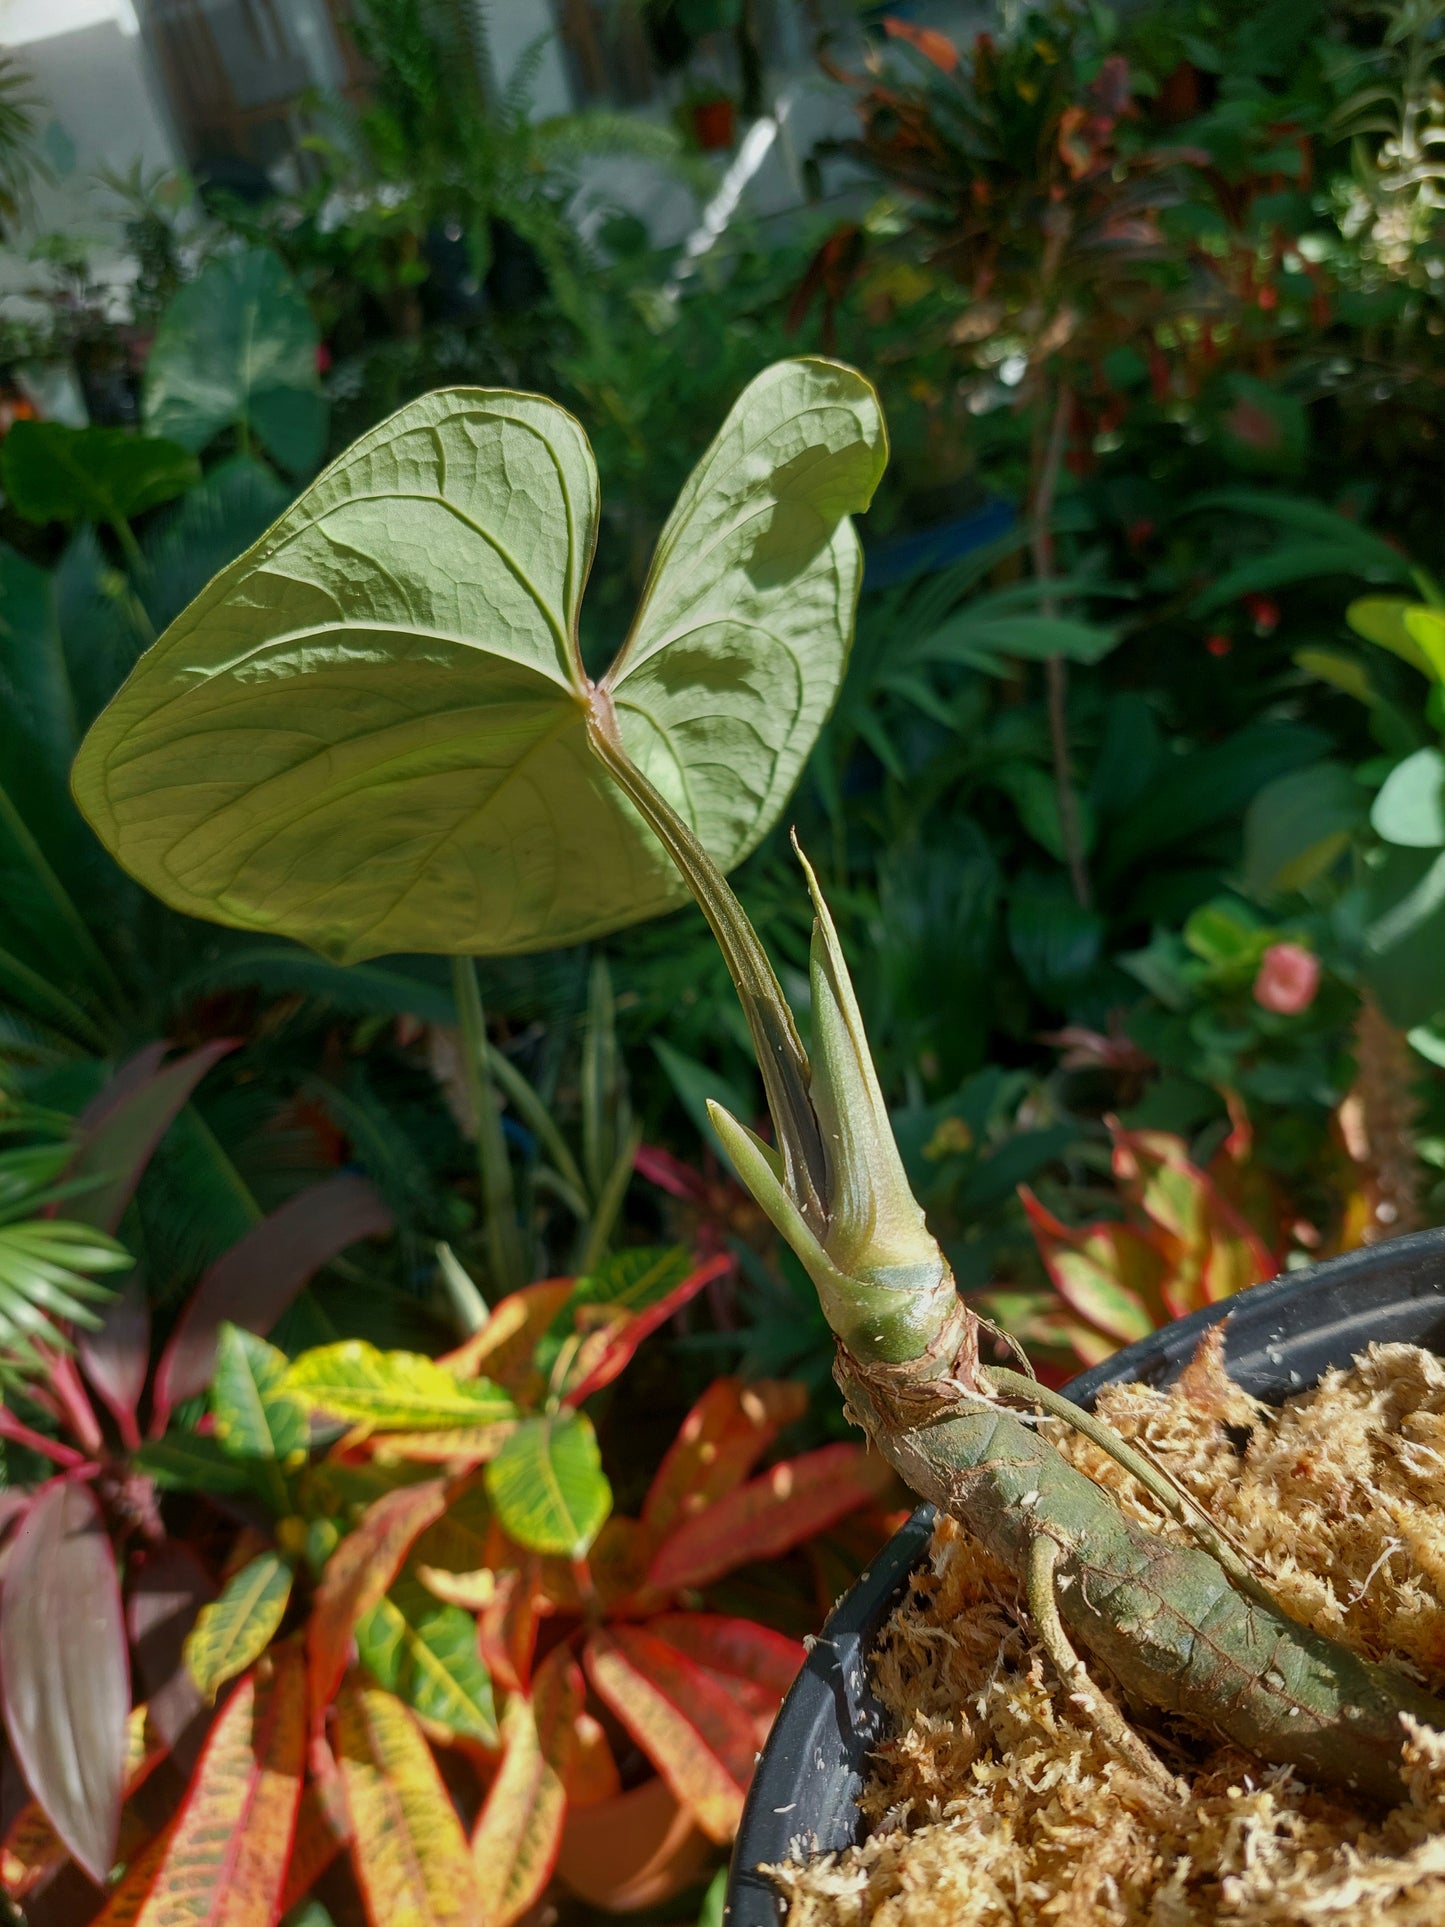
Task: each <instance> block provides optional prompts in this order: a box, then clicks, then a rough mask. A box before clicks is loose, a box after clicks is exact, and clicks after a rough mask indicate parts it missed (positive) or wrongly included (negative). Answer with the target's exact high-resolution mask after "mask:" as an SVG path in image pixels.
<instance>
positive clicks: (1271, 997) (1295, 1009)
mask: <svg viewBox="0 0 1445 1927" xmlns="http://www.w3.org/2000/svg"><path fill="white" fill-rule="evenodd" d="M1319 987H1320V960H1319V958H1318V957H1317V956H1315V954H1314V953H1313V951H1310V950H1306V949H1305V947H1304V945H1303V944H1299V943H1272V944H1271V945H1270V946H1269V949H1268V950H1266V951H1265V953H1264V958H1263V961H1262V962H1261V964H1260V966H1259V975H1258V976H1257V977H1256V978H1255V980H1254V1001H1255V1002H1256V1003H1257V1004H1259V1005H1260V1006H1261V1007H1262V1008H1263V1009H1265V1010H1273V1011H1276V1012H1278V1014H1279V1015H1280V1016H1281V1017H1298V1016H1299V1014H1300V1012H1301V1011H1302V1010H1308V1009H1309V1007H1310V1005H1311V1004H1312V1003H1313V1002H1314V1000H1315V992H1316V991H1317V990H1318V989H1319Z"/></svg>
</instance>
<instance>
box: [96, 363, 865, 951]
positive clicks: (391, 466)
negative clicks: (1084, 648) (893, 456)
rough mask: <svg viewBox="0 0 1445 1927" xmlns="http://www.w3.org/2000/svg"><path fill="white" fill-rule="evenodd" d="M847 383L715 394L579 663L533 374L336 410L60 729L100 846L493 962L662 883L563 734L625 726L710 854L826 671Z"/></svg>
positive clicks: (656, 849) (842, 622) (848, 598)
mask: <svg viewBox="0 0 1445 1927" xmlns="http://www.w3.org/2000/svg"><path fill="white" fill-rule="evenodd" d="M884 459H885V447H884V434H883V424H882V418H881V416H880V414H879V410H878V405H877V399H876V397H875V396H874V394H873V391H872V389H871V388H870V387H869V385H868V384H867V382H865V381H864V380H863V379H862V378H861V377H860V376H858V375H856V374H854V373H853V372H852V371H851V370H849V369H846V368H843V367H840V366H838V365H836V364H835V363H831V362H824V361H793V362H782V363H780V364H778V365H777V366H776V367H774V368H771V369H769V370H768V371H767V372H766V373H765V374H762V375H760V376H759V377H758V379H757V380H756V381H754V382H753V383H752V385H751V386H750V387H749V388H748V389H747V390H746V392H745V393H744V394H743V396H742V397H741V399H740V400H739V401H738V403H737V405H736V407H735V408H734V409H733V411H732V413H731V415H730V416H729V417H728V419H727V421H726V423H725V424H724V425H723V428H722V431H721V432H720V434H719V435H718V437H717V440H716V441H715V442H714V443H713V445H712V447H711V449H709V451H708V453H707V454H706V455H705V456H704V457H703V459H702V461H701V462H700V463H699V465H698V467H697V469H696V470H695V471H694V473H693V475H692V477H691V479H690V480H689V482H688V484H687V486H686V487H685V488H684V490H683V492H682V495H681V496H680V498H679V500H678V503H677V506H676V508H675V509H674V510H673V513H672V515H671V517H670V518H669V520H668V523H667V525H666V527H665V528H664V530H663V532H662V536H661V538H660V540H659V543H658V548H657V553H656V556H655V557H654V560H653V565H652V572H651V574H650V576H649V578H648V583H647V587H646V589H645V591H644V593H643V598H642V603H641V607H640V609H639V611H638V614H637V618H636V621H635V623H634V625H633V629H632V632H631V634H630V636H629V637H628V640H627V642H626V643H625V644H624V646H623V649H622V651H621V653H620V654H619V656H618V658H617V660H616V661H615V662H614V664H613V666H612V668H611V670H610V671H609V672H608V674H607V676H606V677H605V678H604V679H603V682H602V685H601V687H600V689H597V690H594V689H593V688H592V685H591V684H590V683H589V681H588V679H587V676H586V674H585V672H584V669H583V666H582V661H581V657H580V655H579V654H578V649H577V642H576V633H577V617H578V608H579V604H580V601H581V596H582V588H583V583H584V581H585V578H586V573H587V569H588V566H589V563H590V560H591V555H592V549H593V544H594V541H595V538H596V531H597V514H598V490H597V478H596V472H595V470H594V467H593V462H592V455H591V450H590V449H589V448H588V446H587V442H586V438H585V437H584V435H583V433H582V430H581V429H580V427H579V426H578V424H577V423H576V422H575V421H574V420H573V419H572V417H571V416H570V415H568V414H566V413H565V412H564V411H563V410H562V409H560V408H558V407H557V406H556V405H555V404H554V403H552V402H549V401H544V400H542V399H540V398H539V397H536V396H529V395H514V394H508V393H503V392H498V391H488V390H481V389H457V390H452V391H449V392H443V393H440V394H434V395H428V396H424V397H423V398H422V399H421V400H419V401H415V402H412V403H411V404H410V405H409V406H407V407H406V408H404V409H402V410H401V412H400V413H399V414H397V415H394V416H393V417H392V418H391V419H390V420H389V421H387V422H383V423H382V424H381V425H380V427H378V428H376V429H374V430H372V432H371V433H370V434H369V435H366V436H364V437H363V438H362V439H361V440H360V441H359V442H357V443H356V445H355V446H354V447H353V448H352V449H351V450H350V451H349V452H348V453H347V454H346V455H344V456H343V457H342V458H341V459H340V460H339V461H338V462H337V463H335V464H334V466H333V467H332V468H330V469H329V470H328V471H327V472H326V473H325V474H324V475H323V476H322V477H321V478H320V479H319V480H318V481H317V482H316V483H315V484H314V485H313V486H312V487H311V488H310V489H308V490H307V492H306V493H305V494H304V495H303V496H302V497H301V498H300V500H299V501H298V502H297V503H296V504H295V506H294V507H293V508H292V509H291V510H290V511H289V512H288V513H287V514H286V515H284V516H283V517H282V518H281V519H280V521H278V522H277V523H276V524H275V526H274V527H273V528H272V529H271V530H270V531H269V533H268V534H267V535H265V536H264V537H263V538H262V540H261V541H260V542H259V543H257V544H256V546H255V547H254V548H253V549H252V550H250V551H249V553H248V554H246V555H244V556H242V557H241V558H240V560H239V561H237V562H235V563H234V564H233V565H232V566H231V567H230V568H229V569H227V570H225V571H223V573H222V574H221V575H220V576H218V577H217V578H216V580H215V581H214V582H213V583H212V584H211V586H210V587H209V588H208V589H207V590H206V592H205V593H204V594H203V595H202V596H200V597H199V598H198V599H197V600H196V602H194V603H193V604H192V605H191V607H190V608H189V609H188V610H187V611H186V612H185V614H184V615H182V616H181V617H180V618H179V619H178V620H177V621H176V622H175V623H173V624H172V625H171V627H170V628H169V629H168V630H167V631H166V633H165V634H164V635H163V636H162V637H161V639H160V640H159V642H157V643H156V644H155V646H154V647H153V648H152V649H151V650H149V651H148V652H147V654H146V655H145V656H144V657H143V658H142V660H141V662H140V663H139V665H138V666H137V668H136V670H135V672H134V673H133V675H132V676H131V678H130V680H129V681H128V682H127V683H126V685H125V687H124V688H123V689H122V690H121V692H120V694H119V695H118V696H117V697H116V699H115V701H114V702H113V703H112V704H111V706H110V708H109V709H108V710H107V711H106V712H105V714H104V715H103V716H102V717H101V718H100V720H99V722H98V723H97V724H96V725H95V727H94V729H93V730H92V731H91V733H90V735H89V737H88V738H87V740H86V742H85V744H84V745H83V746H82V749H81V753H80V756H79V758H78V759H77V762H76V768H75V778H74V780H75V788H76V795H77V797H78V798H79V800H80V802H81V806H82V808H83V809H84V810H85V812H86V814H87V816H88V817H89V818H90V820H91V822H92V823H93V824H94V825H95V827H96V829H97V830H98V832H99V834H100V836H101V837H102V838H103V840H104V841H105V843H106V844H107V846H108V847H109V848H110V849H111V851H112V852H113V853H114V854H115V855H116V856H117V857H118V858H119V860H120V861H121V862H122V863H123V864H124V865H125V866H126V868H127V869H129V870H130V871H131V872H132V873H133V874H134V875H135V876H137V877H139V878H140V879H141V881H142V882H144V883H145V884H146V885H147V886H148V887H149V888H150V889H152V890H153V891H155V893H156V894H157V895H158V896H160V897H162V898H164V899H165V901H166V902H168V903H170V904H172V905H173V906H174V907H176V908H177V909H180V910H184V911H187V912H189V913H191V914H192V915H195V916H202V917H209V918H212V919H214V920H215V921H218V922H222V923H230V924H235V925H238V926H240V927H242V928H247V929H255V930H267V931H276V932H284V933H285V934H287V935H290V936H293V937H298V938H300V939H302V940H303V941H304V942H306V943H309V944H311V945H313V946H314V947H315V948H316V949H318V950H322V951H324V952H326V953H327V954H329V955H332V956H336V957H339V958H342V959H345V960H347V961H356V960H359V959H362V958H366V957H371V956H376V955H379V954H381V953H383V952H386V951H395V950H413V951H415V950H431V951H444V952H470V953H473V954H489V955H500V954H515V953H518V952H524V951H530V950H537V949H543V948H548V947H551V946H553V945H558V944H566V943H574V942H579V941H581V940H583V939H585V938H588V937H593V936H597V935H600V934H602V933H603V932H605V931H608V930H615V929H618V928H620V927H621V926H623V925H624V924H628V923H633V922H636V921H638V920H640V919H641V918H643V917H648V916H652V915H655V914H657V913H658V912H659V911H662V910H666V909H669V908H671V907H672V906H674V905H675V904H678V903H680V902H681V901H683V899H684V897H685V894H686V891H685V887H684V885H683V884H682V882H681V880H680V879H679V877H678V875H677V873H676V871H675V870H674V869H673V867H672V864H671V862H670V861H669V859H668V858H667V857H666V856H665V855H664V853H663V850H662V848H661V846H660V845H659V844H658V843H657V841H656V840H655V838H654V837H653V836H652V834H651V832H650V831H649V830H647V829H646V828H645V827H644V826H643V825H642V823H641V822H640V820H639V819H638V817H637V816H636V814H635V813H634V811H633V809H632V808H631V806H630V805H629V804H628V803H626V802H625V801H624V800H623V798H622V796H621V795H620V793H619V792H618V790H617V789H616V788H615V787H614V786H613V782H612V779H611V778H610V777H609V776H608V775H607V774H606V773H605V772H604V770H603V769H602V767H601V766H600V764H599V762H598V761H597V760H596V759H595V758H594V756H593V755H592V753H591V752H590V751H589V747H588V718H589V714H592V715H594V716H605V717H606V718H607V719H608V720H609V721H610V720H611V718H612V717H614V716H615V721H616V727H617V729H618V731H619V732H620V735H621V738H622V742H623V745H624V747H625V749H626V750H627V752H628V754H629V755H630V757H631V758H632V760H633V762H634V763H635V764H636V765H637V766H638V767H639V768H640V769H641V771H642V773H643V775H644V776H645V777H646V778H648V779H649V780H650V781H651V783H652V784H653V785H654V786H655V787H656V788H657V789H658V790H659V791H660V792H661V793H662V795H663V796H664V797H665V798H666V799H667V801H668V802H669V803H670V804H671V805H672V806H673V808H674V809H675V810H677V811H678V813H679V814H680V815H681V816H682V818H683V819H684V821H685V822H686V824H687V825H688V827H689V828H690V829H692V830H693V831H694V832H695V833H696V834H697V835H698V836H699V837H700V838H701V840H702V841H703V843H704V844H705V845H706V846H707V849H708V851H709V852H710V854H711V855H712V857H713V859H714V860H715V861H716V862H717V863H718V864H719V865H720V866H721V867H722V868H724V869H727V868H730V867H731V866H732V865H734V864H735V863H737V862H738V861H739V860H740V859H741V858H742V857H744V856H745V855H746V854H747V853H748V851H749V850H751V849H752V848H753V847H754V845H755V844H756V843H757V842H758V840H759V838H760V837H761V836H762V835H763V834H764V832H765V831H766V830H767V829H768V827H769V826H770V825H771V824H772V823H773V822H774V820H775V819H776V817H777V815H778V812H779V811H780V810H781V808H782V806H783V802H784V800H785V798H786V797H787V794H788V792H789V790H790V789H791V787H792V785H793V783H794V782H795V781H796V779H797V776H798V773H799V771H800V770H801V768H802V765H803V761H804V759H805V758H806V756H807V754H808V751H809V749H810V748H811V746H812V744H813V742H814V740H815V738H816V736H817V733H818V730H819V728H820V727H821V725H822V722H823V719H824V717H825V716H826V714H827V712H828V709H829V707H830V705H831V703H832V701H833V698H834V696H835V694H836V692H837V689H838V685H839V682H840V680H841V678H842V674H843V669H844V664H845V660H846V656H847V650H848V645H849V641H850V639H851V635H852V628H853V610H854V604H855V601H856V597H857V592H858V585H859V578H860V572H861V561H860V551H859V547H858V541H857V537H856V536H855V534H854V532H853V529H852V526H851V523H850V522H849V520H848V517H849V515H850V514H851V513H853V512H854V511H857V510H859V509H862V508H864V507H866V506H867V503H868V501H869V499H870V497H871V495H872V493H873V489H874V487H875V486H876V484H877V480H878V477H879V474H880V472H881V470H882V466H883V461H884Z"/></svg>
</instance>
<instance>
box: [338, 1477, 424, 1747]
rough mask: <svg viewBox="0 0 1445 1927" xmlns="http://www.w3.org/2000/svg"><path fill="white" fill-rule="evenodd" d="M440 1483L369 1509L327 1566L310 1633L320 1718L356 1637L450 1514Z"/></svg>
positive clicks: (402, 1492) (406, 1490)
mask: <svg viewBox="0 0 1445 1927" xmlns="http://www.w3.org/2000/svg"><path fill="white" fill-rule="evenodd" d="M446 1503H447V1491H446V1486H445V1485H444V1484H443V1483H442V1481H441V1480H440V1479H428V1480H427V1481H426V1483H425V1484H424V1485H405V1486H400V1487H398V1488H397V1490H396V1491H395V1492H387V1493H385V1494H383V1496H382V1497H381V1498H379V1499H377V1500H376V1501H375V1502H374V1503H373V1504H372V1505H370V1506H368V1507H367V1509H366V1511H365V1512H364V1513H363V1514H362V1516H361V1518H360V1519H359V1520H358V1521H357V1523H356V1525H355V1527H354V1528H353V1529H352V1531H350V1532H349V1533H348V1534H347V1535H346V1537H345V1538H344V1539H343V1540H342V1542H341V1544H340V1545H339V1546H338V1547H337V1548H336V1550H335V1552H333V1553H332V1555H331V1557H330V1559H329V1560H328V1561H327V1564H326V1570H325V1572H324V1573H323V1574H322V1577H321V1584H320V1585H319V1586H318V1587H317V1589H316V1602H315V1605H314V1606H313V1608H312V1612H311V1620H310V1624H309V1625H308V1627H307V1630H306V1647H307V1657H308V1663H309V1666H310V1682H311V1707H312V1712H313V1714H314V1715H315V1716H316V1717H319V1716H320V1714H321V1712H322V1711H323V1709H324V1708H325V1707H327V1706H328V1705H329V1704H330V1702H331V1696H332V1694H333V1693H334V1692H335V1691H336V1687H337V1684H338V1682H339V1681H340V1679H341V1675H342V1674H343V1672H345V1670H346V1661H347V1656H348V1654H349V1652H350V1649H351V1636H352V1632H353V1629H354V1628H355V1626H356V1622H357V1621H358V1620H359V1619H360V1618H361V1616H362V1614H363V1613H367V1612H370V1610H371V1608H372V1607H373V1606H375V1605H376V1604H377V1603H378V1601H379V1600H380V1599H381V1598H382V1597H383V1596H384V1595H385V1593H386V1591H387V1588H388V1587H389V1586H390V1585H391V1582H392V1581H393V1579H395V1577H396V1575H397V1574H398V1572H400V1570H401V1566H402V1561H403V1560H404V1559H405V1558H406V1555H407V1553H408V1552H410V1550H411V1548H412V1545H413V1543H414V1542H415V1540H416V1539H417V1538H418V1536H419V1535H420V1534H421V1533H422V1532H423V1531H424V1530H425V1529H426V1527H427V1526H429V1525H431V1524H432V1523H433V1521H435V1520H437V1519H439V1518H440V1517H441V1515H442V1513H443V1512H444V1511H445V1510H446Z"/></svg>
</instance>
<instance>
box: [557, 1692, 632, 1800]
mask: <svg viewBox="0 0 1445 1927" xmlns="http://www.w3.org/2000/svg"><path fill="white" fill-rule="evenodd" d="M621 1791H622V1775H621V1774H620V1773H619V1772H618V1771H617V1762H616V1760H615V1759H614V1758H613V1757H612V1748H611V1746H610V1745H609V1744H608V1740H607V1733H606V1730H605V1728H604V1727H603V1725H602V1722H601V1721H600V1720H595V1719H593V1717H592V1715H591V1714H590V1713H579V1714H578V1715H577V1721H576V1725H575V1726H574V1728H573V1732H572V1759H571V1764H570V1765H569V1767H568V1769H567V1804H568V1806H571V1807H595V1806H597V1805H599V1804H600V1803H601V1802H602V1801H603V1800H612V1799H615V1798H616V1796H617V1795H618V1794H619V1793H620V1792H621Z"/></svg>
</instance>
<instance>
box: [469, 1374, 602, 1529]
mask: <svg viewBox="0 0 1445 1927" xmlns="http://www.w3.org/2000/svg"><path fill="white" fill-rule="evenodd" d="M485 1476H486V1485H487V1492H488V1495H489V1496H490V1498H491V1501H492V1504H493V1506H494V1507H495V1508H496V1513H497V1518H498V1519H499V1520H500V1521H501V1524H502V1525H503V1526H504V1527H505V1529H506V1530H507V1532H508V1533H510V1535H511V1536H512V1538H514V1539H515V1540H516V1541H517V1543H518V1545H522V1546H528V1547H530V1548H531V1549H532V1551H534V1552H557V1553H561V1554H563V1555H564V1556H565V1557H567V1558H569V1559H580V1558H581V1557H582V1555H583V1553H585V1552H586V1550H587V1548H588V1547H589V1546H590V1545H591V1543H592V1541H593V1540H594V1539H595V1538H596V1537H597V1535H598V1533H599V1532H600V1531H601V1530H602V1525H603V1522H604V1520H605V1519H606V1517H607V1515H608V1513H609V1512H610V1511H611V1509H612V1488H611V1487H610V1486H609V1485H608V1483H607V1480H606V1478H605V1476H604V1474H603V1471H602V1455H601V1453H600V1452H599V1451H598V1449H597V1435H596V1433H595V1432H594V1431H593V1429H592V1422H591V1420H590V1419H589V1418H588V1417H587V1415H586V1414H585V1413H584V1412H572V1411H561V1412H557V1413H553V1414H548V1415H545V1416H538V1417H536V1418H529V1419H524V1420H523V1421H522V1423H521V1424H520V1425H519V1426H518V1427H517V1429H516V1431H515V1432H514V1433H513V1434H512V1436H511V1437H510V1438H509V1439H508V1440H507V1442H506V1444H505V1445H504V1446H503V1447H502V1449H501V1451H500V1452H499V1453H498V1454H497V1456H496V1457H495V1458H494V1459H493V1460H492V1462H491V1464H490V1465H489V1466H488V1467H487V1470H486V1475H485Z"/></svg>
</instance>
